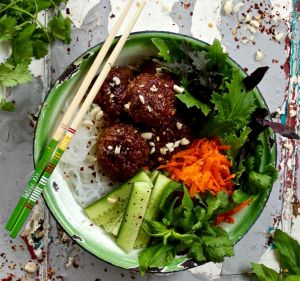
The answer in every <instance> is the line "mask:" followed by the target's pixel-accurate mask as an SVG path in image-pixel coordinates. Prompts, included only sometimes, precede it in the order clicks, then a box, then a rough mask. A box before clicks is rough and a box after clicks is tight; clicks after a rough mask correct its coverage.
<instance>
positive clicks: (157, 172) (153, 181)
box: [150, 170, 160, 185]
mask: <svg viewBox="0 0 300 281" xmlns="http://www.w3.org/2000/svg"><path fill="white" fill-rule="evenodd" d="M159 174H160V172H159V171H158V170H154V171H153V172H152V174H151V177H150V179H151V181H152V183H153V185H154V184H155V182H156V180H157V177H158V175H159Z"/></svg>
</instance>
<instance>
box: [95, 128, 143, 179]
mask: <svg viewBox="0 0 300 281" xmlns="http://www.w3.org/2000/svg"><path fill="white" fill-rule="evenodd" d="M97 148H98V150H97V156H98V162H99V165H100V168H101V170H102V171H103V172H104V173H105V174H106V175H107V176H109V177H110V178H111V179H112V180H114V181H126V180H128V179H130V178H131V177H132V176H133V175H134V174H135V173H136V172H137V170H139V169H140V168H142V167H143V165H144V164H145V163H146V162H147V160H148V154H149V146H148V144H147V142H146V140H145V139H144V138H142V137H141V133H140V132H139V131H138V130H137V129H136V128H134V127H133V126H131V125H129V124H115V125H113V126H112V127H109V128H106V129H105V130H104V132H103V133H102V134H101V136H100V138H99V141H98V147H97Z"/></svg>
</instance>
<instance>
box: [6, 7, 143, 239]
mask: <svg viewBox="0 0 300 281" xmlns="http://www.w3.org/2000/svg"><path fill="white" fill-rule="evenodd" d="M131 4H132V1H130V2H128V3H127V5H126V8H125V10H124V11H123V13H122V15H121V16H123V18H125V14H126V10H127V11H128V10H129V8H130V6H131ZM144 5H145V2H143V3H142V4H139V5H138V8H137V11H136V13H135V15H134V16H133V18H132V20H131V21H130V23H129V26H128V27H127V29H126V31H125V32H124V34H123V35H122V37H121V38H120V40H119V41H118V44H117V45H116V47H115V49H114V51H113V52H112V54H111V55H110V57H109V59H108V60H107V62H106V64H105V65H104V67H103V69H102V71H101V73H100V75H99V76H98V78H97V80H96V82H95V83H94V85H93V87H92V89H91V91H90V92H89V94H88V96H87V97H86V100H85V102H84V103H83V105H82V106H84V105H85V106H84V109H80V110H79V112H78V113H77V115H76V117H75V120H77V121H76V123H74V121H75V120H74V121H73V122H72V125H71V127H70V128H69V129H68V132H67V134H66V135H65V137H64V138H63V140H62V141H61V143H60V144H59V146H58V143H59V139H60V138H61V136H62V135H63V134H64V130H65V129H66V123H69V121H70V119H71V118H72V116H73V115H74V114H69V115H68V116H67V118H63V120H62V122H61V123H60V126H59V128H58V129H57V131H56V133H55V134H54V136H53V139H52V140H51V141H50V144H49V146H48V148H47V150H46V152H45V153H44V154H43V155H42V158H41V160H40V161H39V163H40V162H41V165H40V167H39V168H40V169H39V171H37V172H36V171H35V172H34V174H33V176H32V178H31V180H30V181H29V183H28V185H27V186H26V188H25V190H24V192H23V194H22V195H24V193H25V196H22V201H21V205H19V204H17V206H16V209H17V211H16V212H15V213H13V215H14V218H13V219H12V220H13V221H14V223H13V224H10V225H8V226H9V227H10V228H8V227H6V228H7V229H9V230H11V233H10V236H11V237H16V235H17V234H18V232H19V231H20V229H21V227H22V225H23V224H24V222H25V220H26V218H27V217H28V215H29V213H30V210H31V209H32V207H33V206H34V204H35V203H36V201H37V199H38V198H39V196H40V194H41V193H42V191H43V189H44V187H45V186H46V184H47V182H48V180H49V178H50V176H51V174H52V172H53V170H54V168H55V167H56V165H57V164H58V162H59V160H60V158H61V156H62V154H63V153H64V151H65V149H66V148H67V147H68V145H69V143H70V141H71V139H72V136H73V134H74V133H75V132H76V129H77V128H78V126H79V124H80V121H81V120H82V118H83V117H84V115H85V114H86V112H87V111H88V109H89V107H90V105H91V103H92V102H93V100H94V98H95V96H96V94H97V92H98V91H99V89H100V87H101V85H102V84H103V82H104V80H105V78H106V76H107V75H108V72H109V71H110V69H111V67H112V65H113V64H114V62H115V60H116V59H117V56H118V55H119V53H120V51H121V49H122V48H123V46H124V44H125V42H126V40H127V38H128V36H129V34H130V32H131V30H132V28H133V26H134V24H135V22H136V20H137V19H138V17H139V15H140V13H141V11H142V9H143V7H144ZM120 18H121V17H120ZM118 23H119V24H118ZM116 25H119V26H120V25H121V22H120V20H118V22H117V24H116ZM117 30H118V28H115V27H114V29H113V31H114V32H115V33H116V32H117ZM114 35H115V34H114ZM113 37H114V36H113ZM113 37H112V39H110V41H111V42H112V40H113ZM109 47H110V46H108V44H107V50H106V52H107V51H108V50H109ZM102 48H103V47H102ZM101 50H102V49H101ZM103 53H104V52H103ZM98 56H99V55H98ZM98 56H97V58H98ZM104 57H105V54H104V56H103V58H104ZM102 60H103V59H102ZM100 64H101V63H100ZM97 69H98V67H97V68H96V67H95V68H94V70H93V71H94V73H93V72H91V73H93V75H91V76H92V77H89V78H88V79H90V80H89V81H90V82H91V81H92V79H93V77H94V75H95V74H96V72H97ZM89 73H90V71H89ZM87 76H88V75H87ZM100 80H101V81H100ZM99 81H100V83H99ZM90 82H89V83H90ZM89 83H85V85H84V87H80V88H83V89H84V88H85V87H86V89H87V88H88V86H89ZM96 87H97V88H96ZM86 89H85V90H86ZM84 94H85V91H84V93H83V94H82V97H83V96H84ZM76 96H77V94H76ZM82 97H81V99H82ZM81 99H80V100H79V101H77V102H76V103H75V102H74V104H75V105H76V104H78V105H79V103H80V101H81ZM74 104H73V102H72V104H71V106H72V105H74ZM71 106H70V107H71ZM77 107H78V106H77ZM77 107H75V108H74V109H72V111H73V113H74V112H75V110H76V109H77ZM70 111H71V110H70ZM79 114H80V116H79ZM64 117H65V116H64ZM66 120H67V121H68V122H66ZM78 120H79V121H78ZM63 121H64V122H65V123H64V122H63ZM58 137H59V138H58ZM57 146H58V148H57ZM56 148H57V150H56V152H55V154H53V152H54V151H55V149H56ZM36 170H37V169H36ZM41 170H42V171H41ZM37 175H38V176H37ZM28 186H30V189H31V193H30V194H28V190H29V188H27V187H28ZM26 189H27V190H26ZM25 191H26V192H25ZM20 199H21V198H20ZM24 201H25V202H24ZM19 202H20V201H19ZM19 202H18V203H19ZM16 209H15V210H16ZM16 214H17V215H16ZM9 222H10V221H9Z"/></svg>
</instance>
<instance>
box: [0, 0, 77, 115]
mask: <svg viewBox="0 0 300 281" xmlns="http://www.w3.org/2000/svg"><path fill="white" fill-rule="evenodd" d="M62 2H64V0H50V1H45V0H27V1H22V0H12V1H11V0H3V1H1V3H0V42H8V43H9V44H10V45H11V49H12V52H11V55H10V57H9V58H8V59H7V60H6V62H4V63H2V64H0V86H1V88H2V89H0V90H1V93H0V96H1V102H0V109H2V110H7V111H13V104H12V103H11V102H8V101H7V100H6V91H5V89H4V88H5V87H14V86H16V85H19V84H23V83H27V82H29V81H31V80H32V79H33V76H32V74H31V73H30V70H29V68H28V66H29V64H30V63H31V61H32V59H33V58H35V59H40V58H43V57H44V56H45V55H46V54H47V53H48V46H49V44H51V43H52V42H53V41H54V40H55V39H59V40H61V41H63V42H64V43H66V44H69V43H70V41H71V37H70V33H71V25H70V20H69V19H68V18H64V17H63V16H62V14H61V12H60V11H59V9H58V5H59V4H60V3H62ZM46 9H49V11H51V13H52V18H51V20H50V21H49V23H48V26H45V25H44V24H43V23H41V22H40V21H39V19H38V14H39V13H40V12H41V11H44V10H46Z"/></svg>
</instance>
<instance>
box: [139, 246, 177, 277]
mask: <svg viewBox="0 0 300 281" xmlns="http://www.w3.org/2000/svg"><path fill="white" fill-rule="evenodd" d="M173 248H174V246H173V245H163V244H157V245H153V246H149V247H147V248H145V249H144V250H142V251H141V252H140V253H139V266H140V272H141V274H142V275H144V274H145V272H146V271H147V270H148V268H153V267H162V266H166V265H168V264H169V263H171V262H172V261H173V260H174V258H175V254H174V251H173Z"/></svg>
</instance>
